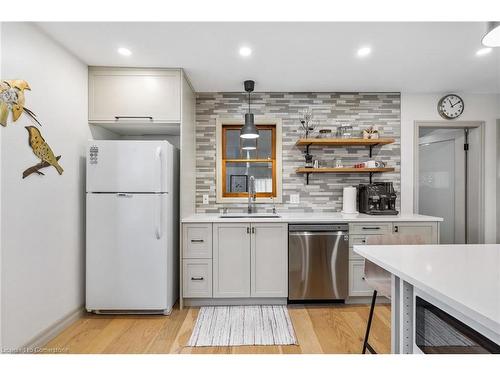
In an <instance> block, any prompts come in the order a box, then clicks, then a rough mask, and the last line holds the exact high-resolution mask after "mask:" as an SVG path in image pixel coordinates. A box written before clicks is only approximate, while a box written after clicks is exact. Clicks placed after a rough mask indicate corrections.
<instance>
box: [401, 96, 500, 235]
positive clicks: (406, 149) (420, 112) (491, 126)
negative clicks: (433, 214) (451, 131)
mask: <svg viewBox="0 0 500 375" xmlns="http://www.w3.org/2000/svg"><path fill="white" fill-rule="evenodd" d="M458 94H459V95H460V96H461V97H462V99H464V102H465V110H464V113H463V115H462V116H461V117H460V118H459V121H484V122H485V164H484V171H485V181H484V183H485V212H484V224H485V228H484V229H485V236H484V238H485V242H486V243H494V242H495V241H496V147H497V142H496V118H498V116H499V113H498V111H499V109H498V103H499V101H500V99H499V98H500V96H499V95H486V94H484V95H481V94H463V93H462V94H461V93H458ZM441 97H442V95H440V94H409V93H402V94H401V211H402V212H403V213H412V212H413V209H414V207H413V186H414V181H413V180H414V141H415V140H414V128H415V121H444V120H443V119H442V118H441V117H440V116H439V114H438V112H437V103H438V101H439V99H440V98H441ZM450 122H452V121H450Z"/></svg>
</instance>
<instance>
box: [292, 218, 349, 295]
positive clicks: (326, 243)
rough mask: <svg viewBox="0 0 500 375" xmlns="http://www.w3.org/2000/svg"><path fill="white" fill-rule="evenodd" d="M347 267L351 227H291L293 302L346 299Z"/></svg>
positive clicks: (296, 225)
mask: <svg viewBox="0 0 500 375" xmlns="http://www.w3.org/2000/svg"><path fill="white" fill-rule="evenodd" d="M348 266H349V226H348V224H291V225H289V227H288V299H289V300H290V301H300V300H344V299H346V298H347V294H348Z"/></svg>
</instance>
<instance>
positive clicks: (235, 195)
mask: <svg viewBox="0 0 500 375" xmlns="http://www.w3.org/2000/svg"><path fill="white" fill-rule="evenodd" d="M242 127H243V125H240V124H238V125H235V124H223V125H222V177H221V179H222V197H223V198H239V197H246V198H248V193H232V192H228V191H227V186H226V181H227V176H226V165H227V163H255V164H257V163H268V164H269V163H271V164H272V167H271V168H272V172H271V178H272V192H269V193H267V192H266V193H256V197H257V198H276V196H277V189H276V125H275V124H274V125H273V124H261V125H256V127H257V129H258V130H271V147H272V149H271V158H268V159H258V158H257V159H243V158H242V159H226V132H227V130H238V129H241V128H242ZM241 142H242V140H241V139H240V146H241ZM257 142H258V140H257Z"/></svg>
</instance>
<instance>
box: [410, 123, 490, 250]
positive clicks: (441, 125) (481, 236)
mask: <svg viewBox="0 0 500 375" xmlns="http://www.w3.org/2000/svg"><path fill="white" fill-rule="evenodd" d="M484 126H485V122H484V121H453V122H449V121H414V133H413V212H414V213H418V194H419V191H418V171H419V148H418V140H419V134H420V128H439V129H446V128H448V129H467V128H469V129H470V128H475V129H479V143H480V145H479V146H480V149H481V151H480V158H479V160H480V163H481V166H480V171H479V175H480V176H481V177H480V179H479V194H480V197H479V201H480V207H479V209H480V211H481V215H479V217H480V222H479V241H480V243H484V204H485V202H484V187H485V186H484V162H485V152H484V143H485V131H484Z"/></svg>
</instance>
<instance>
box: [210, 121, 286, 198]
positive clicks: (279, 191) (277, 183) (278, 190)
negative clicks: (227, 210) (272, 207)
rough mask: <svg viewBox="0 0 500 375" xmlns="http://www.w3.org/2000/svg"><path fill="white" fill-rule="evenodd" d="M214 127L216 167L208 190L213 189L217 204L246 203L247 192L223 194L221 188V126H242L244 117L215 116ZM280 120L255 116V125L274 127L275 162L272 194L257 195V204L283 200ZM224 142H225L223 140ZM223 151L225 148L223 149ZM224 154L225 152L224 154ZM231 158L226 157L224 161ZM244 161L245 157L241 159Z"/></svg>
mask: <svg viewBox="0 0 500 375" xmlns="http://www.w3.org/2000/svg"><path fill="white" fill-rule="evenodd" d="M215 121H216V127H215V159H216V169H215V186H210V187H209V191H208V192H213V191H214V190H215V198H216V200H215V202H216V203H218V204H233V203H235V204H237V203H245V204H246V203H247V201H248V193H243V194H241V193H240V196H225V197H224V196H223V193H222V192H223V189H225V187H224V185H225V184H226V181H225V180H223V178H222V177H223V175H222V166H223V163H222V158H223V151H222V144H223V140H222V133H223V132H222V127H223V126H226V125H236V126H238V127H240V126H243V124H244V119H243V116H241V117H240V116H238V117H218V118H216V120H215ZM282 124H283V122H282V120H281V118H277V117H266V116H255V125H268V126H274V127H275V129H276V130H275V134H274V136H275V139H274V141H273V146H274V148H275V152H274V154H273V155H274V156H275V159H274V160H275V163H274V168H275V172H273V174H274V175H275V178H274V180H273V195H274V197H272V196H271V194H269V193H268V194H267V195H268V196H259V195H262V194H259V195H257V197H256V200H255V202H256V203H257V204H260V203H266V204H271V203H273V202H274V203H278V204H279V203H282V202H283V180H282V179H283V160H282V159H283V150H282V133H283V132H282V127H283V126H282ZM224 143H225V142H224ZM224 151H225V150H224ZM224 155H225V154H224ZM228 160H231V159H226V161H228ZM243 160H244V161H245V162H246V161H247V159H243ZM259 161H262V162H266V163H269V162H271V160H268V159H261V160H259Z"/></svg>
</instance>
